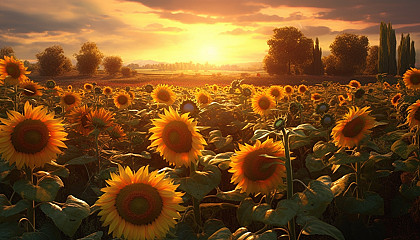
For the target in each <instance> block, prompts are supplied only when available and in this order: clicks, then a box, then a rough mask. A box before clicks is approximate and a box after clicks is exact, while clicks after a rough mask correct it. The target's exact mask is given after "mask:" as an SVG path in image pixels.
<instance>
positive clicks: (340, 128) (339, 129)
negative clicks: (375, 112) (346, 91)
mask: <svg viewBox="0 0 420 240" xmlns="http://www.w3.org/2000/svg"><path fill="white" fill-rule="evenodd" d="M370 112H371V111H370V110H369V107H364V108H362V109H359V108H358V107H352V108H350V109H349V112H348V113H346V114H345V115H344V117H343V119H342V120H340V121H338V122H337V125H336V126H335V127H334V128H333V129H332V132H331V135H332V137H333V142H335V145H336V146H338V147H349V148H352V147H354V146H357V145H358V144H359V143H360V141H361V140H362V139H363V138H364V137H365V136H366V135H368V134H369V133H370V132H371V130H370V129H371V128H373V127H375V119H374V118H373V117H372V116H370V115H369V113H370Z"/></svg>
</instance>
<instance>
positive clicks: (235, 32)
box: [220, 28, 253, 35]
mask: <svg viewBox="0 0 420 240" xmlns="http://www.w3.org/2000/svg"><path fill="white" fill-rule="evenodd" d="M251 33H253V31H250V30H244V29H242V28H235V29H233V30H231V31H225V32H222V33H220V34H225V35H246V34H251Z"/></svg>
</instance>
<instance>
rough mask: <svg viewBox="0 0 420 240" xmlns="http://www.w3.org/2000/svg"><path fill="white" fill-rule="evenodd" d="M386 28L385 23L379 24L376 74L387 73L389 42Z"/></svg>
mask: <svg viewBox="0 0 420 240" xmlns="http://www.w3.org/2000/svg"><path fill="white" fill-rule="evenodd" d="M388 37H389V34H388V27H387V25H386V23H384V22H381V26H380V35H379V52H378V72H379V73H388V72H389V46H388V44H389V42H388Z"/></svg>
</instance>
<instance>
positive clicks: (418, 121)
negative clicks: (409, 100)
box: [407, 100, 420, 128]
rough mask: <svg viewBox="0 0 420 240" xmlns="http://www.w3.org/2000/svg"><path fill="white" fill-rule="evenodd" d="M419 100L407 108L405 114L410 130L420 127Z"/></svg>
mask: <svg viewBox="0 0 420 240" xmlns="http://www.w3.org/2000/svg"><path fill="white" fill-rule="evenodd" d="M419 107H420V100H417V101H416V102H415V103H413V104H411V106H409V107H408V109H407V112H408V116H407V123H408V125H409V126H410V128H413V127H415V126H419V125H420V111H419V109H420V108H419Z"/></svg>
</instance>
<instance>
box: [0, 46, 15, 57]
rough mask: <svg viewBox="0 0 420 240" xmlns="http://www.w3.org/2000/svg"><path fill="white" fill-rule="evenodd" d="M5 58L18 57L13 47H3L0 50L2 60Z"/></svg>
mask: <svg viewBox="0 0 420 240" xmlns="http://www.w3.org/2000/svg"><path fill="white" fill-rule="evenodd" d="M4 56H8V57H11V56H13V57H16V56H15V51H14V50H13V48H12V47H9V46H6V47H2V48H1V49H0V59H4Z"/></svg>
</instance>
